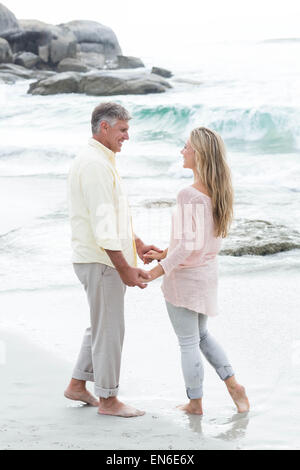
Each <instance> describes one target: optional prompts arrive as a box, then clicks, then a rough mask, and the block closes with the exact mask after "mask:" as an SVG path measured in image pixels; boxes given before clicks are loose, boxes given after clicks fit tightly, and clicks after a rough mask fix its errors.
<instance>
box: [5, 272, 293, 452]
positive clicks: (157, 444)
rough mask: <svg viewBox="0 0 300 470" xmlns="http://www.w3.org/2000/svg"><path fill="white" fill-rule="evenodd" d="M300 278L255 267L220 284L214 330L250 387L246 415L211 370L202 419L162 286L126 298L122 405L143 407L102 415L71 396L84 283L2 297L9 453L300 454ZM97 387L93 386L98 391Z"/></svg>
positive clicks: (84, 323)
mask: <svg viewBox="0 0 300 470" xmlns="http://www.w3.org/2000/svg"><path fill="white" fill-rule="evenodd" d="M299 277H300V276H299V274H295V272H289V271H286V272H273V273H265V272H261V273H259V272H256V273H249V274H245V273H244V274H243V275H242V276H239V275H232V276H227V277H223V278H221V279H220V289H219V304H220V307H222V308H220V315H219V316H218V317H216V318H214V319H211V320H210V321H209V325H210V331H211V332H212V333H213V334H214V335H215V336H216V338H218V340H219V341H220V342H221V344H222V345H223V347H224V348H225V349H226V351H227V353H228V355H229V357H230V359H231V362H232V364H233V367H234V369H235V371H236V375H237V378H238V379H239V380H240V382H242V383H243V384H244V385H245V386H246V388H247V392H248V395H249V399H250V401H251V405H252V408H251V412H250V413H249V414H246V415H238V414H237V413H236V412H235V409H234V406H233V404H232V402H231V399H230V397H229V396H228V394H227V392H226V389H225V386H224V384H223V383H222V382H221V381H220V380H219V379H218V377H217V376H216V374H215V372H214V371H213V370H212V369H211V367H210V366H209V364H207V363H205V385H204V391H205V395H204V400H203V401H204V413H205V414H204V416H203V417H199V416H187V415H185V414H182V412H180V411H178V410H177V409H176V408H175V407H176V405H177V404H179V403H184V402H185V401H186V397H185V391H184V384H183V379H182V375H181V370H180V355H179V350H178V346H177V341H176V338H175V335H174V333H173V331H172V328H171V326H170V324H169V319H168V317H167V313H166V309H165V307H164V304H163V298H162V294H161V292H160V282H159V281H157V282H154V283H152V284H150V285H149V286H148V288H147V289H145V291H140V290H139V289H137V288H135V289H132V288H131V289H128V290H127V293H126V336H125V344H124V353H123V361H122V373H121V381H120V398H121V399H122V400H124V401H126V402H128V403H130V404H132V405H135V406H137V407H139V408H141V409H144V410H145V411H146V415H145V416H143V417H139V418H134V419H123V418H116V417H110V416H99V415H97V413H96V411H97V410H96V409H95V408H92V407H88V406H82V405H81V404H79V403H76V402H71V401H68V400H67V399H65V398H64V397H63V391H64V388H65V387H66V385H67V383H68V381H69V378H70V375H71V372H72V368H73V363H74V361H75V359H76V356H77V352H78V348H79V345H80V342H81V337H82V333H83V330H84V328H85V327H86V326H88V325H87V323H88V311H87V306H86V299H85V295H84V292H83V290H82V289H81V286H80V285H78V286H76V287H65V288H62V289H57V290H44V291H28V292H25V291H24V292H6V293H2V294H1V296H0V297H1V299H0V300H1V305H2V314H1V324H0V325H1V338H0V340H1V342H0V374H1V399H0V447H1V449H115V450H117V449H119V450H122V449H128V450H129V449H157V450H160V449H187V450H191V449H299V448H300V442H299V431H300V420H299V418H300V416H299V415H300V413H299V406H298V398H299V396H300V377H299V372H298V370H299V364H300V341H299V339H300V334H299V332H300V321H299V318H298V317H297V303H298V291H297V289H296V286H297V285H299V280H300V279H299ZM89 389H90V390H91V391H93V387H92V384H89Z"/></svg>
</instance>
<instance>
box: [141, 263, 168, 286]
mask: <svg viewBox="0 0 300 470" xmlns="http://www.w3.org/2000/svg"><path fill="white" fill-rule="evenodd" d="M148 274H149V275H150V279H149V281H144V280H143V282H151V281H154V279H157V278H158V277H160V276H162V275H163V274H165V271H164V270H163V267H162V266H161V265H160V264H158V265H157V266H155V268H153V269H151V270H150V271H148Z"/></svg>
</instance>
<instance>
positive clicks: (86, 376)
mask: <svg viewBox="0 0 300 470" xmlns="http://www.w3.org/2000/svg"><path fill="white" fill-rule="evenodd" d="M72 378H73V379H76V380H85V381H88V382H94V374H93V373H92V372H84V371H83V370H79V369H75V370H74V371H73V374H72Z"/></svg>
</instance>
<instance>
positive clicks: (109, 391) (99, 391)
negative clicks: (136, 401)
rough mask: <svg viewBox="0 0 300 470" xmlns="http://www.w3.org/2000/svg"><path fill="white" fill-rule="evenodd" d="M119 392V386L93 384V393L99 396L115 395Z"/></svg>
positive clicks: (108, 396)
mask: <svg viewBox="0 0 300 470" xmlns="http://www.w3.org/2000/svg"><path fill="white" fill-rule="evenodd" d="M118 393H119V387H116V388H102V387H98V385H96V384H95V395H96V397H100V398H110V397H116V396H117V395H118Z"/></svg>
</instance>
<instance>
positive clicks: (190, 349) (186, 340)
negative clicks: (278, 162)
mask: <svg viewBox="0 0 300 470" xmlns="http://www.w3.org/2000/svg"><path fill="white" fill-rule="evenodd" d="M181 154H182V155H183V159H184V161H183V167H184V168H190V169H191V170H193V173H194V184H193V185H192V186H188V187H186V188H184V189H183V190H182V191H180V192H179V194H178V196H177V210H176V213H175V214H174V216H173V220H172V233H171V241H170V246H169V249H166V250H164V251H163V252H162V253H158V252H156V251H153V250H151V251H149V252H148V253H146V254H145V255H144V262H145V263H146V264H147V263H149V262H151V261H152V260H153V259H156V260H158V261H159V264H158V265H157V266H156V267H155V268H153V269H152V270H151V271H150V275H151V280H154V279H156V278H158V277H159V276H162V275H163V274H165V276H164V281H163V284H162V291H163V293H164V297H165V300H166V305H167V310H168V313H169V317H170V320H171V322H172V325H173V328H174V331H175V333H176V335H177V337H178V340H179V345H180V349H181V363H182V370H183V376H184V381H185V386H186V392H187V396H188V398H189V403H187V404H186V405H183V406H180V407H179V408H180V409H182V410H183V411H186V412H188V413H192V414H199V415H202V414H203V411H202V395H203V389H202V385H203V365H202V360H201V354H200V350H201V351H202V353H203V354H204V356H205V357H206V359H207V360H208V362H209V363H210V364H211V365H212V366H213V367H214V368H215V370H216V372H217V374H218V375H219V377H220V378H221V379H222V380H223V381H224V382H225V384H226V386H227V389H228V391H229V393H230V395H231V397H232V399H233V401H234V403H235V405H236V407H237V410H238V412H239V413H243V412H247V411H248V410H249V408H250V406H249V401H248V398H247V396H246V393H245V389H244V387H243V386H241V385H239V384H238V383H237V381H236V379H235V376H234V372H233V369H232V367H231V365H230V362H229V361H228V359H227V357H226V354H225V353H224V351H223V350H222V348H221V347H220V346H219V344H218V343H217V342H216V341H215V340H214V338H213V337H212V336H211V335H210V334H209V333H208V331H207V326H206V325H207V318H208V316H214V315H216V314H217V282H218V272H217V254H218V252H219V251H220V247H221V239H222V238H225V237H226V236H227V233H228V230H229V226H230V223H231V220H232V215H233V191H232V185H231V176H230V170H229V167H228V165H227V163H226V157H225V146H224V143H223V141H222V139H221V137H220V136H219V135H218V134H216V133H215V132H213V131H211V130H209V129H206V128H204V127H199V128H196V129H194V130H193V131H192V132H191V135H190V138H189V140H188V141H187V143H186V145H185V147H184V149H183V150H182V151H181ZM199 346H200V347H199Z"/></svg>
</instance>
